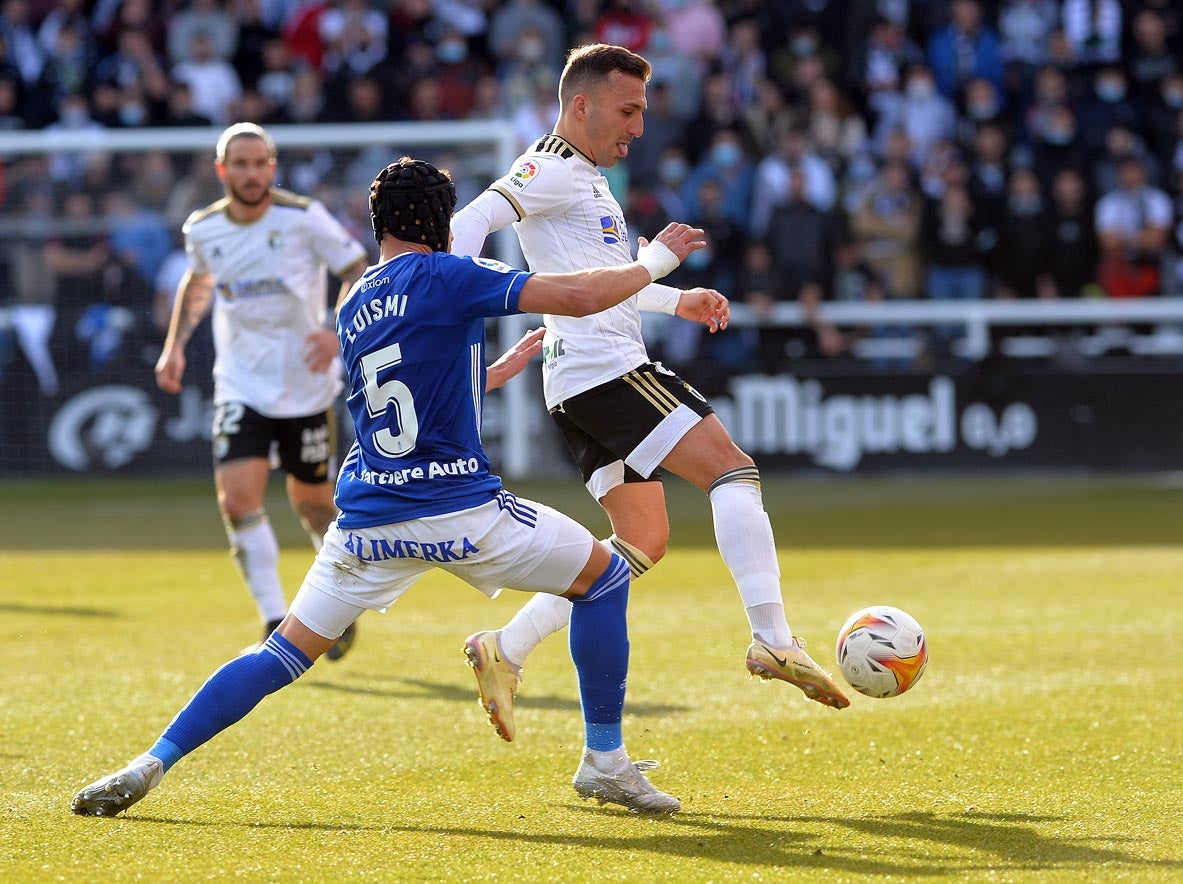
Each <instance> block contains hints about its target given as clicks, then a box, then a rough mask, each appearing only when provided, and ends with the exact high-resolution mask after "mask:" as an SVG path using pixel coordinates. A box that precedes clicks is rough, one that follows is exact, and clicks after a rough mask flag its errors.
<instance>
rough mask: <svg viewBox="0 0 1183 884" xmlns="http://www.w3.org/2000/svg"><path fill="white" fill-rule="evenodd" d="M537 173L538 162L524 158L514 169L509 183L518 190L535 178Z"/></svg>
mask: <svg viewBox="0 0 1183 884" xmlns="http://www.w3.org/2000/svg"><path fill="white" fill-rule="evenodd" d="M537 174H538V164H537V163H532V162H530V161H529V160H524V161H523V162H522V163H521V164H520V165H519V166H518V167H517V168H516V169H514V170H513V174H512V175H510V176H509V183H510V184H512V185H513V186H514V187H516V188H517V189H518V190H522V189H524V188H525V186H526V185H527V184H529V183H530V182H531V181H532V180H533V179H534V176H535V175H537Z"/></svg>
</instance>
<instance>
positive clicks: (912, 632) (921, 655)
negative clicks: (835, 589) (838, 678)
mask: <svg viewBox="0 0 1183 884" xmlns="http://www.w3.org/2000/svg"><path fill="white" fill-rule="evenodd" d="M834 656H835V658H836V659H837V660H838V668H839V669H840V670H842V675H843V677H844V678H845V679H846V680H847V681H848V682H849V683H850V686H851V687H852V688H854V689H855V690H856V691H858V692H859V693H860V694H866V695H867V696H868V697H898V696H899V695H900V694H902V693H903V692H904V691H906V690H908V688H910V687H912V685H914V684H916V682H917V681H919V680H920V676H921V675H923V674H924V667H925V664H927V663H928V645H927V643H926V642H925V641H924V630H923V629H921V628H920V624H919V623H917V622H916V620H915V619H914V618H913V617H912V616H911V615H909V614H906V613H905V612H903V611H901V610H900V609H899V608H893V607H891V606H889V605H873V606H872V607H870V608H863V609H862V610H861V611H855V612H854V613H853V614H851V615H850V619H848V620H847V621H846V623H845V625H843V627H842V629H841V630H840V631H839V633H838V643H837V645H835V647H834Z"/></svg>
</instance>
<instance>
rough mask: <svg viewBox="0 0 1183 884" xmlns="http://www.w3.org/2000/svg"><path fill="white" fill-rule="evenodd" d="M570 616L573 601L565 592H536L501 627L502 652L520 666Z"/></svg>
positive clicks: (511, 661)
mask: <svg viewBox="0 0 1183 884" xmlns="http://www.w3.org/2000/svg"><path fill="white" fill-rule="evenodd" d="M570 620H571V602H569V601H568V600H567V599H565V598H563V597H562V596H557V595H551V594H550V593H547V592H536V593H534V595H533V596H531V597H530V600H529V601H528V602H526V604H524V605H522V607H521V608H519V609H518V612H517V613H516V614H514V615H513V619H512V620H510V621H509V622H508V623H506V624H505V626H503V627H502V628H501V634H500V636H499V637H498V638H499V642H500V644H501V655H502V656H503V657H505V659H506V660H508V661H509V662H510V663H511V664H512V665H514V666H521V665H522V664H523V663H525V662H526V658H527V657H528V656H530V652H531V651H532V650H534V649H535V648H536V647H538V646H539V645H540V644H541V643H542V640H543V639H544V638H546V637H547V636H548V635H553V634H554V633H556V632H558V631H559V630H560V629H562V628H563V627H564V626H566V625H567V623H568V622H570Z"/></svg>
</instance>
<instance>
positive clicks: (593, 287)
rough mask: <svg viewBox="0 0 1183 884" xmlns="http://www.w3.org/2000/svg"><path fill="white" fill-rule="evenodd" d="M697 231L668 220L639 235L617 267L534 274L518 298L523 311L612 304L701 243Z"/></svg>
mask: <svg viewBox="0 0 1183 884" xmlns="http://www.w3.org/2000/svg"><path fill="white" fill-rule="evenodd" d="M702 237H703V231H702V230H701V229H699V228H697V227H690V226H689V225H687V224H669V225H667V226H666V228H665V229H664V230H662V231H661V233H659V234H657V236H655V237H654V238H653V242H651V243H649V242H645V240H644V239H641V240H640V242H641V248H640V249H639V250H638V251H637V260H636V261H634V262H633V263H631V264H625V265H623V266H620V267H600V268H597V269H594V270H580V271H577V272H575V273H536V274H534V275H533V276H531V277H530V278H529V279H528V280H527V281H526V284H525V285H524V286H522V292H521V295H520V296H519V298H518V307H519V309H521V311H522V312H523V313H553V314H556V315H559V316H588V315H590V314H592V313H599V312H600V311H601V310H607V309H608V308H609V307H614V306H616V305H617V304H619V303H620V302H621V301H623V300H625V299H626V298H628V297H631V296H632V295H635V294H636V293H637V292H639V291H640V290H641V289H642V288H644V287H645V286H647V285H648V284H649V283H650V282H652V281H653V280H655V279H661V277H663V276H665V275H666V274H667V273H670V272H672V271H673V270H674V269H676V268H677V266H678V265H679V264H681V263H682V260H683V259H684V258H685V257H686V256H687V255H689V254H690V253H691V252H695V251H698V250H699V249H701V248H702V247H703V246H705V245H706V242H705V241H704V240H703V238H702Z"/></svg>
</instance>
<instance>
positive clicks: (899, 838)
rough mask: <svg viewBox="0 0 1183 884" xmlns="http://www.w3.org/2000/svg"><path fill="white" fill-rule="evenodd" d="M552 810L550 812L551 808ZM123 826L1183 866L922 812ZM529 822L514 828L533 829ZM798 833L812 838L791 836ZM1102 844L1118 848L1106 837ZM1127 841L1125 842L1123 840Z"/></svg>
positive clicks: (884, 864) (742, 861) (1029, 826)
mask: <svg viewBox="0 0 1183 884" xmlns="http://www.w3.org/2000/svg"><path fill="white" fill-rule="evenodd" d="M555 804H556V806H557V803H555ZM561 807H562V808H565V809H567V810H569V811H570V810H575V811H582V812H584V813H586V814H588V815H589V816H595V817H599V816H612V817H616V818H620V817H622V816H624V817H625V818H627V817H628V814H627V812H626V811H623V810H621V809H620V808H616V807H611V806H605V807H599V806H596V805H589V804H580V805H577V806H575V807H574V808H572V807H571V805H568V804H563V805H561ZM127 819H128V821H129V822H131V821H134V822H139V823H157V824H164V825H184V826H217V827H222V828H226V827H233V826H242V827H243V828H248V829H251V830H256V829H283V830H290V829H307V830H313V831H324V832H383V833H390V832H406V833H409V834H423V835H432V836H440V835H455V836H458V837H461V838H484V839H488V840H489V841H511V842H512V841H519V842H525V843H529V844H531V845H551V846H554V847H569V848H583V847H587V846H588V844H589V839H590V840H592V841H594V844H595V846H596V848H597V849H609V850H619V851H622V852H623V853H626V854H627V853H632V852H636V851H647V852H651V853H654V854H661V855H663V856H680V857H685V858H687V859H694V860H710V861H712V862H721V863H731V864H734V865H737V866H744V867H750V868H765V869H766V868H781V869H785V868H793V869H802V870H804V869H810V870H812V869H819V870H827V871H830V872H835V871H837V872H843V873H846V874H852V875H853V874H857V875H895V876H899V877H901V878H903V879H904V880H908V879H914V878H930V877H931V878H935V877H945V876H948V875H949V874H962V875H965V874H970V875H973V874H983V875H985V874H987V873H990V874H998V873H999V872H1002V873H1004V874H1005V873H1008V872H1014V871H1040V870H1053V871H1054V870H1061V871H1065V870H1067V871H1081V872H1083V871H1084V870H1086V869H1088V868H1093V867H1094V866H1093V864H1095V863H1104V864H1105V865H1106V867H1107V868H1109V869H1112V870H1115V871H1116V870H1120V869H1124V870H1127V871H1128V870H1131V869H1139V868H1141V869H1152V870H1156V871H1157V870H1169V871H1174V870H1183V861H1179V860H1147V859H1142V858H1141V857H1136V856H1133V855H1132V854H1129V853H1125V852H1123V851H1120V850H1116V849H1113V848H1106V847H1093V846H1091V845H1088V844H1083V843H1081V841H1082V840H1083V839H1074V838H1061V837H1057V836H1054V835H1044V834H1042V833H1040V832H1038V831H1036V830H1035V828H1034V826H1035V825H1036V824H1039V823H1055V822H1059V821H1062V819H1063V818H1062V817H1048V816H1036V815H1027V814H977V813H956V814H949V815H941V814H936V813H931V812H915V813H903V814H893V815H891V816H878V817H859V818H844V817H834V816H775V815H769V814H759V813H754V814H733V813H718V812H714V811H698V810H686V811H684V812H682V813H680V814H678V815H677V816H673V817H658V818H656V819H645V818H638V819H637V820H636V826H637V829H636V831H637V834H635V835H627V836H606V835H603V834H594V835H593V834H590V833H589V832H588V831H585V830H573V829H570V828H566V829H558V830H554V831H549V832H546V833H539V832H536V831H518V830H513V829H491V828H477V827H471V826H470V827H464V826H433V825H430V824H428V825H422V826H400V825H397V824H390V823H376V824H374V825H360V824H357V823H331V822H330V823H321V822H299V821H292V820H286V819H285V820H283V821H278V822H266V821H256V822H251V823H222V822H214V821H210V820H194V819H175V818H174V819H168V818H164V817H154V816H138V815H132V816H129V817H128V818H127ZM535 824H536V823H535V822H528V823H525V824H523V825H531V826H533V825H535ZM802 824H807V825H810V826H813V827H820V828H821V831H818V832H814V831H800V827H801V825H802ZM844 829H849V830H853V831H856V832H859V833H861V834H862V835H864V836H870V837H871V838H873V839H876V841H877V842H878V843H875V844H872V845H870V846H869V847H852V846H850V845H849V843H848V841H847V839H846V837H845V834H844V832H843V831H842V830H844ZM1109 840H1110V841H1116V840H1118V839H1116V838H1111V839H1109ZM1124 840H1134V839H1124ZM925 842H932V843H933V844H935V845H941V846H943V847H945V848H949V847H952V848H956V849H957V852H956V853H955V854H953V855H951V856H944V855H934V854H933V853H932V852H931V851H930V850H927V849H926V848H925Z"/></svg>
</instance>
